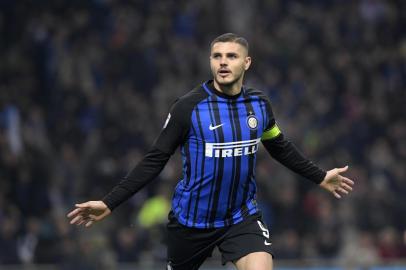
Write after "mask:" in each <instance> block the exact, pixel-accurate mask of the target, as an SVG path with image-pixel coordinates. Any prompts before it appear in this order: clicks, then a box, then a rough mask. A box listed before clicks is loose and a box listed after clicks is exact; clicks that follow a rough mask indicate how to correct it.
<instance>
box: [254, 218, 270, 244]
mask: <svg viewBox="0 0 406 270" xmlns="http://www.w3.org/2000/svg"><path fill="white" fill-rule="evenodd" d="M257 222H258V225H259V228H260V229H261V231H262V235H263V236H265V238H268V240H269V230H268V229H267V228H265V226H264V225H263V224H262V222H261V221H259V220H257ZM264 244H265V246H270V245H272V243H270V242H268V241H266V240H265V241H264Z"/></svg>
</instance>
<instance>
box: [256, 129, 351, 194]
mask: <svg viewBox="0 0 406 270" xmlns="http://www.w3.org/2000/svg"><path fill="white" fill-rule="evenodd" d="M262 143H263V145H264V146H265V148H266V150H267V151H268V153H269V154H270V155H271V156H272V157H273V158H275V159H276V160H277V161H279V162H280V163H282V164H283V165H284V166H286V167H287V168H289V169H291V170H292V171H294V172H296V173H298V174H300V175H302V176H303V177H305V178H307V179H309V180H311V181H312V182H314V183H316V184H319V185H320V186H321V187H323V188H324V189H326V190H327V191H329V192H331V193H332V194H333V195H334V196H335V197H336V198H338V199H340V198H341V196H342V195H343V194H348V193H349V192H350V191H352V186H353V185H354V182H353V181H352V180H351V179H349V178H346V177H344V176H342V175H341V173H343V172H345V171H347V169H348V166H346V167H344V168H335V169H332V170H329V171H327V172H326V171H324V170H322V169H320V168H319V167H318V166H316V165H315V164H314V163H313V162H311V161H310V160H309V159H307V158H306V157H305V156H304V155H303V154H302V153H301V152H300V151H299V150H298V149H297V148H296V146H295V145H294V144H293V143H292V142H290V141H289V140H287V139H285V138H284V136H283V134H282V133H281V132H280V130H279V128H278V127H277V125H276V124H275V125H274V126H273V127H272V128H271V129H269V130H267V131H265V133H264V135H263V137H262Z"/></svg>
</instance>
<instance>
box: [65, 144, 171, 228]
mask: <svg viewBox="0 0 406 270" xmlns="http://www.w3.org/2000/svg"><path fill="white" fill-rule="evenodd" d="M170 157H171V155H170V154H167V153H164V152H162V151H160V150H158V149H156V148H152V149H151V150H150V151H149V152H148V153H147V154H146V155H145V157H144V158H143V160H142V161H141V162H140V163H138V165H137V166H136V167H135V168H134V169H133V170H131V171H130V173H129V174H128V175H127V176H126V177H124V178H123V180H121V182H120V183H118V184H117V185H116V186H115V187H114V188H113V190H112V191H110V192H109V193H108V194H107V195H106V196H105V197H104V198H103V199H102V200H101V201H88V202H85V203H80V204H76V205H75V207H76V208H75V209H74V210H73V211H71V212H70V213H69V214H68V218H71V219H72V220H71V221H70V223H71V224H76V225H82V224H84V225H85V226H86V227H90V226H91V225H92V224H93V223H95V222H97V221H100V220H102V219H104V218H105V217H107V216H108V215H109V214H110V213H111V211H113V210H114V208H116V207H117V206H119V205H120V204H121V203H123V202H124V201H126V200H127V199H128V198H130V197H131V196H132V195H134V194H135V193H137V192H138V191H139V190H140V189H142V188H143V187H144V186H145V185H146V184H148V183H149V182H150V181H152V180H153V179H154V178H155V177H157V176H158V175H159V173H160V172H161V171H162V169H163V168H164V167H165V165H166V163H167V162H168V160H169V158H170Z"/></svg>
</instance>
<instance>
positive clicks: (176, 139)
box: [154, 99, 190, 155]
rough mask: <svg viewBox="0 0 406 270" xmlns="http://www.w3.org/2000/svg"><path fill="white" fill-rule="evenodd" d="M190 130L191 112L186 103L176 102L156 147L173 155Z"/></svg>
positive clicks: (155, 143) (156, 141)
mask: <svg viewBox="0 0 406 270" xmlns="http://www.w3.org/2000/svg"><path fill="white" fill-rule="evenodd" d="M189 129H190V112H189V110H188V109H187V108H186V106H185V104H184V102H182V101H181V100H179V99H178V100H176V101H175V102H174V104H173V105H172V107H171V109H170V111H169V114H168V117H167V118H166V121H165V124H164V126H163V128H162V130H161V132H160V134H159V135H158V137H157V138H156V139H155V142H154V147H155V148H157V149H159V150H161V151H162V152H164V153H167V154H171V155H172V154H173V153H174V152H175V150H176V148H177V147H178V146H180V145H181V144H182V143H183V142H184V141H185V140H186V138H187V135H188V133H189Z"/></svg>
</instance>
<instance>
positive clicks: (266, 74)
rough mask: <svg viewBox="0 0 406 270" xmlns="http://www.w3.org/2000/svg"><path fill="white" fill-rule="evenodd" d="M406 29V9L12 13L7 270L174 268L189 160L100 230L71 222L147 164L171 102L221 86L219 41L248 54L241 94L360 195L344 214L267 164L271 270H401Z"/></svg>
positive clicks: (2, 100) (7, 78)
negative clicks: (174, 228) (171, 256)
mask: <svg viewBox="0 0 406 270" xmlns="http://www.w3.org/2000/svg"><path fill="white" fill-rule="evenodd" d="M405 29H406V2H404V1H400V0H399V1H380V0H360V1H341V0H335V1H332V0H331V1H324V0H309V1H288V0H280V1H276V0H259V1H244V0H223V1H215V0H205V1H197V0H195V1H174V0H154V1H147V0H132V1H130V0H127V1H113V0H89V1H79V0H75V1H63V0H54V1H46V0H35V1H14V0H2V1H0V168H1V169H0V268H1V269H21V268H22V267H23V265H24V266H30V265H37V264H42V265H48V266H49V267H50V268H49V269H124V265H130V266H133V265H135V268H133V269H149V268H148V267H151V268H150V269H154V267H156V269H163V266H164V263H163V260H164V257H165V246H164V244H163V243H162V241H161V239H162V225H161V224H162V223H163V222H165V220H166V211H167V207H168V200H169V199H170V196H171V192H172V188H173V186H174V185H175V184H176V181H177V179H178V178H179V172H180V167H181V166H180V158H179V154H176V155H175V156H174V157H173V158H172V160H171V161H170V162H169V163H168V165H167V167H166V169H165V170H164V171H163V173H161V175H160V176H159V179H157V180H156V181H154V182H153V183H152V184H150V185H148V186H147V188H146V189H144V190H143V191H142V192H141V193H139V194H138V195H136V196H134V197H133V198H132V199H131V200H130V201H128V202H127V203H125V204H123V205H122V206H121V207H119V208H118V209H117V210H116V211H115V212H114V214H113V215H112V216H111V217H109V218H108V220H106V221H105V222H103V223H101V224H97V225H96V226H93V227H92V229H88V230H86V229H81V228H76V227H73V226H70V225H69V223H68V220H67V218H66V213H67V212H68V211H69V210H71V209H72V207H73V205H74V203H75V202H81V201H85V200H89V199H93V200H97V199H100V198H101V197H102V196H103V195H104V194H106V192H108V191H109V190H110V188H111V187H112V186H113V185H114V184H115V183H116V182H117V181H118V180H119V178H120V177H122V176H123V175H125V173H126V172H127V171H128V170H129V169H130V168H131V167H132V166H133V165H134V164H135V163H136V162H137V161H138V160H139V159H140V158H141V157H142V155H143V153H145V151H146V150H147V149H148V146H149V145H150V144H151V143H152V141H153V139H154V136H156V135H157V134H158V132H159V130H160V128H161V127H162V125H163V123H164V120H165V118H166V115H167V112H168V109H169V106H170V104H171V103H172V102H173V101H174V99H175V98H176V97H177V96H179V95H182V94H183V93H185V92H187V91H188V90H189V89H191V88H192V87H193V86H195V85H196V84H198V83H200V82H202V81H204V80H206V79H208V78H210V73H209V65H208V53H209V44H210V41H211V40H212V39H213V38H215V37H216V36H217V35H219V34H222V33H224V32H236V33H238V34H240V35H243V36H245V37H246V38H247V39H248V41H249V43H250V46H251V55H252V56H253V66H252V69H251V70H250V71H249V72H248V74H247V78H246V84H249V85H253V86H255V87H257V88H259V89H262V90H263V91H265V92H266V93H267V94H268V95H269V96H270V98H271V101H272V102H273V107H274V113H275V114H276V117H277V120H278V122H279V126H280V127H281V129H282V130H283V131H284V132H285V134H287V135H288V137H289V138H290V139H291V140H292V141H294V142H295V143H296V144H297V145H298V146H299V148H300V149H302V150H303V151H304V152H305V153H306V155H307V156H309V157H311V159H312V160H314V161H315V162H316V163H318V164H320V165H321V166H322V167H323V168H325V169H328V168H332V167H336V166H344V165H346V164H349V165H350V173H349V176H350V177H351V178H353V179H355V180H356V186H355V190H354V192H353V193H352V194H351V195H350V196H348V197H346V198H345V199H343V200H341V201H337V200H336V199H334V197H333V196H331V195H330V194H327V193H326V192H324V191H322V190H321V189H320V188H317V187H315V186H314V185H313V184H312V183H311V182H309V181H307V180H305V179H302V178H300V177H299V176H297V175H295V174H293V173H291V172H289V171H288V170H287V169H285V168H283V167H282V166H281V165H279V164H277V163H276V162H274V161H272V160H271V159H270V158H269V157H268V155H267V154H266V153H265V151H263V150H262V151H261V152H260V153H259V161H258V164H257V169H258V170H257V176H258V190H259V200H260V203H261V207H262V209H263V212H264V215H265V217H266V220H267V223H268V225H269V226H270V227H271V233H272V239H273V242H274V249H275V253H276V257H277V260H276V265H277V266H278V264H279V265H285V264H284V263H287V264H288V265H289V263H294V264H297V265H301V266H304V265H314V266H317V265H318V266H321V265H324V266H326V265H327V266H328V265H329V266H336V267H347V268H348V267H368V266H374V265H386V264H393V263H396V264H398V263H400V264H401V263H402V260H405V259H406V231H405V230H406V214H405V213H406V203H405V199H404V194H406V166H405V161H406V124H405V116H406V110H405V104H406V98H405V97H406V91H405V89H406V30H405ZM211 263H213V265H214V267H220V263H219V260H218V254H217V253H215V254H214V258H213V259H212V260H209V262H208V263H207V266H206V267H209V266H210V265H211ZM12 265H14V266H16V267H14V268H12ZM148 265H149V266H148ZM403 265H406V264H404V263H403ZM44 267H45V266H44ZM44 267H43V268H41V269H45V268H44ZM207 269H208V268H207ZM213 269H214V268H213ZM220 269H221V268H220Z"/></svg>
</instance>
